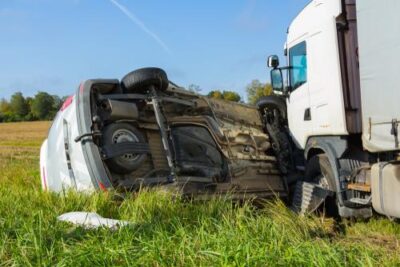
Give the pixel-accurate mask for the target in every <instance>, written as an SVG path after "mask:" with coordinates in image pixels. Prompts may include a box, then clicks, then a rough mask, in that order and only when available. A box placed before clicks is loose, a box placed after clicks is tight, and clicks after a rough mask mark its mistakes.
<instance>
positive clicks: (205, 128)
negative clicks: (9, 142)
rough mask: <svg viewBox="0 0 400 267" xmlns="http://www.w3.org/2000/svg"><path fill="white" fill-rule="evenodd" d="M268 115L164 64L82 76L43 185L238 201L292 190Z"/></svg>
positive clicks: (47, 145)
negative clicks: (158, 190)
mask: <svg viewBox="0 0 400 267" xmlns="http://www.w3.org/2000/svg"><path fill="white" fill-rule="evenodd" d="M271 143H272V141H271V140H270V137H269V135H268V134H267V133H266V131H265V124H264V122H263V117H262V114H261V113H260V112H259V110H258V109H257V108H256V107H251V106H247V105H244V104H238V103H231V102H226V101H222V100H216V99H209V98H207V97H203V96H199V95H197V94H194V93H191V92H189V91H187V90H184V89H183V88H180V87H178V86H177V85H175V84H173V83H171V82H169V81H168V78H167V75H166V73H165V72H164V71H163V70H161V69H158V68H145V69H139V70H136V71H133V72H131V73H129V74H128V75H126V76H125V77H124V78H123V79H122V80H121V82H120V81H119V80H105V79H95V80H88V81H85V82H83V83H82V84H81V85H80V87H79V88H78V90H77V92H76V93H75V95H73V96H71V97H70V98H68V99H67V101H65V103H64V105H63V106H62V108H61V110H60V111H59V112H58V114H57V116H56V118H55V119H54V122H53V125H52V126H51V129H50V131H49V135H48V138H47V140H45V142H44V143H43V145H42V148H41V153H40V169H41V179H42V186H43V189H44V190H50V191H56V192H60V191H63V190H66V189H75V190H78V191H92V190H97V189H101V190H109V189H116V190H124V191H126V190H136V189H138V188H139V187H140V186H153V185H166V186H168V187H174V188H179V189H180V190H182V192H183V193H188V194H197V195H201V194H208V193H225V192H230V193H232V194H233V195H234V197H237V198H243V197H244V196H246V197H254V196H257V197H270V196H280V197H286V196H287V192H288V190H287V184H286V181H285V179H284V178H283V176H282V175H281V170H280V167H279V165H280V164H278V160H277V158H276V157H275V156H274V155H275V154H274V152H273V148H272V145H271Z"/></svg>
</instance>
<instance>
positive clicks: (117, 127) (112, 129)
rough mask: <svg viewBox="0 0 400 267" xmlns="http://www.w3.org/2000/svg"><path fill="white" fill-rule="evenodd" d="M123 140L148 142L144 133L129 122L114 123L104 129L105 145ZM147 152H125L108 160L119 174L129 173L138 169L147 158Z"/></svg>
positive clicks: (112, 168)
mask: <svg viewBox="0 0 400 267" xmlns="http://www.w3.org/2000/svg"><path fill="white" fill-rule="evenodd" d="M123 142H140V143H144V142H146V140H145V138H144V136H143V134H142V133H141V132H140V131H139V130H138V129H137V128H136V127H134V126H133V125H131V124H128V123H112V124H109V125H108V126H106V127H105V129H104V131H103V145H112V144H115V143H123ZM146 158H147V155H146V154H125V155H123V156H119V157H115V158H110V159H107V160H106V164H107V166H108V168H109V169H110V170H111V171H112V172H114V173H117V174H128V173H131V172H133V171H135V170H137V169H138V168H139V167H140V166H141V165H142V163H143V162H144V161H145V160H146Z"/></svg>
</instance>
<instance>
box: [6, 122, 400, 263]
mask: <svg viewBox="0 0 400 267" xmlns="http://www.w3.org/2000/svg"><path fill="white" fill-rule="evenodd" d="M2 134H4V133H2V132H1V126H0V138H1V135H2ZM7 142H8V143H7V146H3V147H2V144H1V141H0V265H4V266H53V265H58V266H97V265H101V266H123V265H132V266H143V265H150V266H265V265H268V266H282V265H284V266H286V265H288V266H378V265H387V266H391V265H400V256H399V254H400V253H399V252H400V250H399V244H398V240H399V238H400V226H399V225H398V224H397V223H394V222H390V221H388V220H386V219H383V218H376V219H373V220H370V221H368V222H344V223H343V227H344V228H343V230H340V231H339V230H337V224H336V223H335V222H334V221H332V220H331V219H325V218H320V217H298V216H297V215H295V214H293V213H292V212H290V211H289V210H288V209H287V208H286V207H285V206H284V205H283V203H281V202H279V201H278V200H276V201H272V202H265V203H264V204H262V205H258V206H259V207H257V208H256V207H254V206H253V205H252V204H251V203H249V202H245V203H241V204H240V205H239V204H235V203H232V202H231V201H230V200H229V199H228V198H224V197H215V198H214V199H213V200H211V201H207V202H196V201H187V200H182V199H181V198H179V197H178V196H175V195H173V194H171V193H166V192H165V191H160V190H142V191H141V192H139V193H136V194H132V195H130V196H128V197H127V198H126V199H125V200H123V201H120V200H117V199H118V198H116V197H115V195H114V194H113V193H112V192H109V193H97V194H93V195H90V196H89V195H81V194H77V193H74V192H67V193H65V194H64V195H62V196H59V195H56V194H51V193H44V192H41V190H40V189H39V188H40V184H39V169H38V147H37V149H36V150H32V149H31V148H29V149H26V150H24V148H23V147H22V148H21V147H19V148H18V149H10V148H9V142H11V141H10V138H9V139H8V141H7ZM16 142H17V141H16ZM32 142H35V140H32ZM29 146H30V145H29ZM27 147H28V146H27ZM21 149H22V151H21ZM69 211H93V212H97V213H99V214H100V215H102V216H104V217H111V218H115V219H123V220H129V221H131V222H132V225H130V226H128V227H124V228H120V229H118V230H117V231H110V230H108V229H97V230H85V229H82V228H81V227H76V226H73V225H70V224H67V223H64V222H59V221H57V219H56V218H57V216H59V215H60V214H62V213H65V212H69Z"/></svg>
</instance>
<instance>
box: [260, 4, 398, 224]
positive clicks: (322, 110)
mask: <svg viewBox="0 0 400 267" xmlns="http://www.w3.org/2000/svg"><path fill="white" fill-rule="evenodd" d="M389 2H390V4H388V3H386V2H385V4H382V3H381V2H379V1H373V0H362V1H360V0H358V1H357V0H313V1H311V2H310V3H309V4H308V5H307V6H306V7H305V8H304V9H303V10H302V11H301V12H300V13H299V15H298V16H297V17H296V18H295V19H294V20H293V22H292V23H291V25H290V27H289V29H288V35H287V41H286V43H285V48H284V49H285V55H286V64H287V66H284V67H280V66H279V59H278V57H277V56H271V57H270V58H269V59H268V66H269V67H270V68H272V70H271V83H272V86H273V88H274V92H275V94H276V95H280V97H282V98H284V99H285V102H286V117H287V128H286V129H287V132H288V136H290V139H291V142H292V143H293V146H294V147H295V149H296V150H298V151H300V152H301V153H302V154H303V157H304V162H305V174H304V179H303V180H304V181H306V182H313V183H316V184H319V185H321V184H325V188H326V189H329V190H331V191H333V192H334V193H335V196H334V197H333V200H332V202H333V203H334V206H335V207H336V209H337V212H338V213H339V215H341V216H342V217H370V216H372V210H373V209H374V210H375V211H377V212H378V213H381V214H384V215H387V216H390V217H397V218H399V217H400V207H398V206H397V205H395V204H394V203H396V201H397V202H398V200H400V199H399V198H398V195H399V192H400V171H399V170H400V169H398V167H397V166H398V163H397V160H398V158H399V150H400V146H399V141H398V119H397V118H399V116H400V106H399V105H398V103H397V101H396V99H398V97H399V96H400V93H399V91H398V90H396V89H395V88H396V84H398V78H397V77H396V74H395V73H396V72H397V70H398V69H399V68H398V65H397V62H399V60H400V54H399V53H396V51H398V49H397V50H396V48H398V47H399V44H400V37H399V36H400V26H399V25H400V19H399V18H398V16H397V13H398V11H399V10H400V3H399V2H398V1H394V0H391V1H389ZM371 33H374V35H372V34H371ZM378 60H383V61H384V63H385V64H380V63H381V62H379V61H378ZM383 65H385V66H383ZM398 171H399V172H398ZM385 173H386V176H385ZM303 193H304V192H303Z"/></svg>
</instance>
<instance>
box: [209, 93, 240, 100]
mask: <svg viewBox="0 0 400 267" xmlns="http://www.w3.org/2000/svg"><path fill="white" fill-rule="evenodd" d="M207 96H208V97H211V98H215V99H224V100H227V101H233V102H240V95H239V94H238V93H236V92H233V91H222V92H221V91H220V90H214V91H211V92H209V93H208V95H207Z"/></svg>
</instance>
